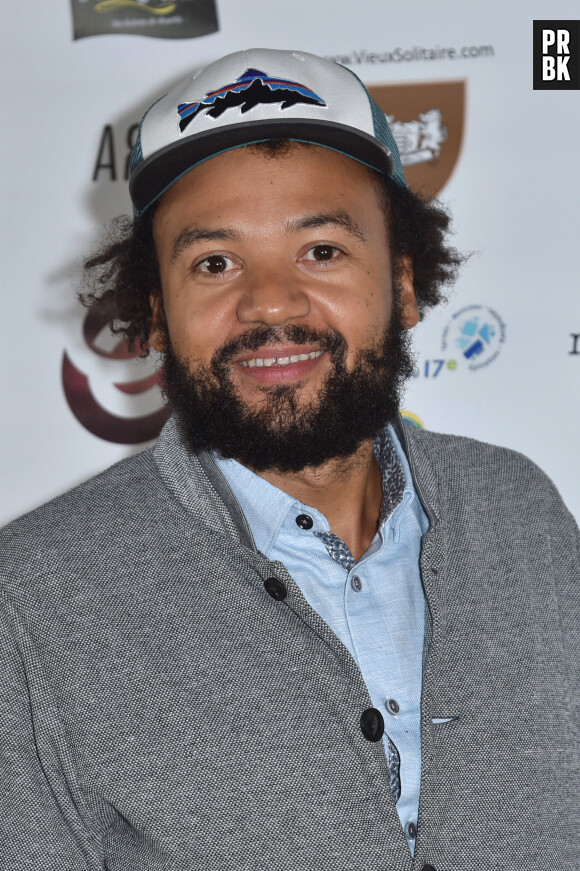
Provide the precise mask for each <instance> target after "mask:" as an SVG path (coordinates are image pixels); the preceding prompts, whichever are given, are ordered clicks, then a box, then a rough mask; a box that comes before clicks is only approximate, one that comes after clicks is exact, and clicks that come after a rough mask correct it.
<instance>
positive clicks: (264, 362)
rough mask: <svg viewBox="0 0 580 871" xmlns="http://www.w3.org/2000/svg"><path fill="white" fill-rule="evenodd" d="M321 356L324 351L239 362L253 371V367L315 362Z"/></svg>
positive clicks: (256, 358)
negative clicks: (304, 361)
mask: <svg viewBox="0 0 580 871" xmlns="http://www.w3.org/2000/svg"><path fill="white" fill-rule="evenodd" d="M322 354H324V351H311V352H310V353H309V354H292V356H291V357H254V359H253V360H240V363H241V364H242V366H245V367H246V368H248V369H253V368H254V366H274V365H277V366H288V364H289V363H300V362H301V361H303V360H315V359H316V358H317V357H320V356H321V355H322Z"/></svg>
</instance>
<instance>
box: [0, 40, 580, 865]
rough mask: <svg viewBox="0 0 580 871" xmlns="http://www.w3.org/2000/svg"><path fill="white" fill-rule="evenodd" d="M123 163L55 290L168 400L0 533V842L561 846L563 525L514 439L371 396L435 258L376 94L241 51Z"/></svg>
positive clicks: (509, 860)
mask: <svg viewBox="0 0 580 871" xmlns="http://www.w3.org/2000/svg"><path fill="white" fill-rule="evenodd" d="M130 185H131V192H132V197H133V202H134V205H135V212H136V217H135V220H134V221H133V222H130V223H129V224H125V225H122V226H120V227H118V228H117V229H118V232H119V233H120V236H118V237H117V238H115V239H114V240H113V241H112V243H111V244H110V245H109V247H108V248H106V249H105V250H104V251H103V252H102V253H101V254H99V255H97V256H96V257H94V258H93V259H92V260H91V261H89V264H88V266H89V269H90V270H92V271H93V272H94V271H95V270H96V273H97V277H96V280H95V282H94V285H93V290H92V292H89V293H88V294H87V295H86V297H85V300H86V302H87V304H90V305H97V306H99V307H102V308H103V309H104V310H106V311H107V312H108V313H109V315H110V318H111V321H112V322H113V321H115V323H116V324H117V328H118V329H122V330H123V331H124V332H125V334H126V335H127V336H128V338H129V339H130V340H131V341H132V342H139V343H141V347H142V348H143V352H144V353H146V352H147V345H146V342H147V341H150V343H151V344H152V345H153V346H154V347H155V348H157V349H158V350H159V351H161V352H162V354H163V355H164V372H165V384H166V391H167V394H168V396H169V398H170V400H171V402H172V403H173V406H174V409H175V415H174V417H173V418H172V419H171V420H170V422H169V424H168V425H167V427H166V428H165V430H164V432H163V433H162V435H161V437H160V440H159V442H158V444H157V445H156V446H155V448H153V450H152V451H147V452H145V453H144V454H142V455H140V456H138V457H134V458H131V459H129V460H126V461H124V462H122V463H120V464H118V465H117V466H115V467H113V468H112V469H110V470H108V471H107V472H105V473H104V474H102V475H101V476H99V477H97V478H96V479H94V480H92V481H89V482H88V483H87V484H85V485H83V486H82V487H80V488H77V489H76V490H74V491H72V492H70V493H68V494H65V495H64V496H63V497H60V498H59V499H58V500H56V501H54V502H52V503H50V504H49V505H47V506H44V507H43V508H41V509H39V510H37V511H35V512H32V514H30V515H28V516H27V517H25V518H22V519H21V520H19V521H17V522H16V523H14V524H12V525H11V526H9V527H8V528H7V529H6V530H5V531H4V532H3V535H2V540H1V543H2V555H3V556H2V569H1V576H2V600H1V601H2V609H3V622H2V633H3V634H2V651H3V652H2V656H3V661H2V669H1V671H0V674H1V675H2V677H1V679H0V680H1V686H2V694H1V702H0V705H1V707H0V722H1V725H2V742H1V753H2V756H3V766H4V768H3V771H5V772H6V779H5V782H4V784H3V789H2V797H1V799H0V833H1V834H2V839H0V844H1V846H0V856H1V859H2V861H1V863H0V864H1V866H2V868H6V869H10V871H12V869H14V871H16V869H18V871H20V869H32V868H34V869H38V868H42V869H44V871H48V869H55V871H56V869H58V871H72V869H81V868H82V869H90V871H97V869H100V871H102V869H108V871H115V869H131V871H132V869H139V871H144V869H204V871H205V869H226V868H235V869H258V868H259V869H263V868H276V869H345V871H346V869H349V871H350V869H357V871H358V869H366V868H369V867H373V868H379V869H385V871H386V869H389V871H403V869H409V871H410V869H423V871H433V869H436V871H475V869H481V868H486V869H492V868H493V869H496V868H497V869H516V868H517V869H525V871H532V869H534V871H536V869H537V868H538V867H541V868H543V869H558V871H566V869H577V868H580V860H579V858H578V857H579V850H578V847H579V832H580V826H579V822H580V820H579V819H578V752H577V750H578V734H577V729H578V719H577V704H578V693H577V691H578V669H577V664H578V643H579V642H578V624H577V616H578V579H579V570H578V533H577V530H576V528H575V525H574V523H573V521H572V519H571V518H570V516H569V514H568V513H567V511H566V509H565V508H564V506H563V505H562V503H561V501H560V499H559V497H558V495H557V493H556V492H555V490H554V487H553V486H552V485H551V483H550V482H549V481H548V480H547V479H546V478H545V476H543V474H542V473H541V472H539V471H538V470H537V469H536V468H535V467H534V466H533V465H532V464H531V463H530V462H529V461H527V460H526V459H524V458H522V457H521V456H519V455H516V454H514V453H513V452H509V451H506V450H503V449H499V448H494V447H491V446H489V445H483V444H479V443H476V442H473V441H471V440H467V439H461V438H457V437H452V436H442V435H436V434H430V433H427V432H421V431H418V430H415V429H413V428H406V427H404V426H403V425H402V424H401V421H400V420H399V419H398V417H397V408H398V404H399V395H400V388H401V386H402V384H403V383H404V381H405V379H406V378H407V377H408V376H409V375H410V373H411V371H412V363H411V359H410V356H409V350H408V341H407V336H408V332H407V331H408V330H409V329H410V328H412V327H413V326H414V325H415V324H416V323H417V321H418V319H419V317H420V314H422V313H423V311H424V310H425V309H426V308H427V307H429V306H431V305H435V304H436V303H437V302H438V301H439V300H440V288H441V286H442V284H444V283H445V282H446V281H448V280H450V279H451V278H452V277H453V275H454V272H455V270H456V268H457V266H458V264H459V260H460V258H459V256H458V255H457V254H456V252H454V251H453V250H452V249H450V248H448V247H447V246H446V245H445V242H444V234H445V231H446V229H447V223H448V221H447V218H446V216H445V215H444V214H443V213H442V212H441V211H440V210H439V209H437V208H435V207H434V206H429V205H426V204H425V203H423V202H422V201H421V200H420V199H419V198H417V197H416V196H415V195H414V194H412V193H411V192H410V191H408V189H407V188H406V185H405V180H404V175H403V172H402V168H401V166H400V161H399V158H398V154H397V150H396V146H395V143H394V141H393V139H392V136H391V134H390V131H389V129H388V127H387V125H386V123H385V119H384V116H383V115H382V114H381V113H380V111H379V110H378V108H377V107H376V106H375V105H374V104H373V103H372V101H371V100H370V98H369V96H368V94H367V93H366V91H365V89H364V87H363V86H362V85H361V83H360V82H359V81H358V79H357V78H356V77H355V76H354V75H353V74H352V73H350V72H349V71H347V70H345V69H343V68H341V67H338V66H335V65H333V64H329V63H327V62H325V61H323V60H321V59H320V58H316V57H313V56H311V55H307V54H298V53H291V52H278V51H266V50H254V51H248V52H238V53H236V54H234V55H231V56H229V57H226V58H223V59H222V60H220V61H218V62H217V63H215V64H212V65H211V66H210V67H208V68H207V69H206V70H204V71H202V72H201V73H200V74H199V75H196V76H192V77H189V78H188V79H187V80H186V81H185V82H184V83H182V84H181V85H180V86H178V87H177V88H176V89H174V90H173V91H171V92H170V93H169V94H167V95H165V96H164V97H162V98H161V99H160V100H159V101H158V102H157V103H155V104H154V105H153V107H152V108H151V109H150V110H149V112H148V113H147V114H146V115H145V117H144V119H143V121H142V124H141V128H140V136H139V142H138V144H137V147H136V149H135V153H134V157H133V165H132V176H131V183H130ZM119 321H121V322H123V323H122V326H121V327H119ZM575 712H576V713H575Z"/></svg>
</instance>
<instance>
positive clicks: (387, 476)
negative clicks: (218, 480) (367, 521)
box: [213, 426, 414, 553]
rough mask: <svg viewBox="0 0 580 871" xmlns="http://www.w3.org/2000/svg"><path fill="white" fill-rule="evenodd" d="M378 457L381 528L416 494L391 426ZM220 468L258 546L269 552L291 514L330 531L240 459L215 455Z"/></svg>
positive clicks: (379, 442)
mask: <svg viewBox="0 0 580 871" xmlns="http://www.w3.org/2000/svg"><path fill="white" fill-rule="evenodd" d="M374 450H375V456H376V457H377V460H378V462H379V465H380V468H381V475H382V487H383V499H382V503H381V511H380V515H379V523H380V525H381V526H382V525H383V524H384V523H385V522H386V521H387V520H388V518H389V517H390V516H391V515H392V514H393V512H394V511H395V509H396V508H397V507H398V505H400V504H401V502H402V501H403V497H404V495H405V493H406V492H409V493H410V494H411V495H413V493H414V489H413V483H412V479H411V472H410V469H409V466H408V463H407V459H406V457H405V454H404V452H403V449H402V447H401V445H400V444H399V441H398V439H397V436H396V435H395V432H394V430H393V428H392V427H391V426H388V427H386V428H385V429H384V430H382V432H381V433H380V434H379V436H378V437H377V438H376V439H375V445H374ZM213 459H214V460H215V462H216V464H217V466H218V468H219V469H220V471H221V472H222V474H223V475H224V477H225V479H226V481H227V482H228V484H229V485H230V488H231V489H232V491H233V493H234V496H235V497H236V499H237V500H238V502H239V504H240V506H241V508H242V511H243V512H244V514H245V516H246V520H247V521H248V524H249V526H250V529H251V530H252V534H253V536H254V539H255V542H256V547H257V548H258V550H260V551H262V553H268V551H269V550H270V548H271V547H272V544H273V543H274V541H275V540H276V538H277V536H278V534H279V532H280V529H281V527H282V525H283V523H284V521H285V520H286V517H287V516H288V513H289V512H292V513H293V514H294V515H298V514H308V515H310V516H311V517H312V519H313V520H314V522H315V528H317V529H318V530H320V531H330V526H329V524H328V521H327V519H326V517H325V516H324V515H323V514H322V513H321V512H320V511H318V510H317V509H316V508H313V507H311V506H309V505H305V504H303V503H301V502H300V501H299V500H298V499H295V498H294V497H293V496H290V495H289V494H288V493H285V492H284V491H283V490H280V489H279V488H278V487H275V486H274V484H270V482H269V481H266V479H265V478H262V477H261V476H260V475H257V474H256V473H255V472H252V471H251V470H250V469H248V468H247V467H246V466H243V465H242V464H241V463H238V462H237V460H225V459H223V458H222V457H220V456H219V455H218V454H213Z"/></svg>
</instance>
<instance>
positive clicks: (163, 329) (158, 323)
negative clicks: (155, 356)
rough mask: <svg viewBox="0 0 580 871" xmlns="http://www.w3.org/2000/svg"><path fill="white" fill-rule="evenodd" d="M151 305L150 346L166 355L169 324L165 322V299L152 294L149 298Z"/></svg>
mask: <svg viewBox="0 0 580 871" xmlns="http://www.w3.org/2000/svg"><path fill="white" fill-rule="evenodd" d="M149 305H150V306H151V332H150V333H149V344H150V345H151V347H152V348H155V350H156V351H159V353H161V354H164V353H165V351H166V348H167V322H166V320H165V310H164V308H163V298H162V297H161V295H159V296H158V295H157V294H153V293H152V294H151V295H150V296H149Z"/></svg>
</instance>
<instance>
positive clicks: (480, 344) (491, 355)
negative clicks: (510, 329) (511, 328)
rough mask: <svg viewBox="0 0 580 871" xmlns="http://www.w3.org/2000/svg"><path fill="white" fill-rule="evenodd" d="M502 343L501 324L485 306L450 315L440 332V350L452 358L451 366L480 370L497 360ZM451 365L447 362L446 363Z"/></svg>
mask: <svg viewBox="0 0 580 871" xmlns="http://www.w3.org/2000/svg"><path fill="white" fill-rule="evenodd" d="M504 341H505V324H504V322H503V321H502V319H501V318H500V316H499V315H498V313H497V312H496V311H495V310H494V309H492V308H489V306H485V305H468V306H465V308H462V309H459V311H457V312H455V314H454V315H452V317H451V320H450V321H449V322H448V324H447V326H446V327H445V329H444V331H443V337H442V339H441V350H442V351H443V352H447V353H449V354H453V358H454V362H455V366H454V367H451V368H457V367H458V366H467V368H468V369H471V370H476V369H482V368H483V367H484V366H489V364H490V363H493V361H494V360H495V359H496V358H497V357H498V356H499V353H500V351H501V348H502V345H503V343H504ZM448 362H451V361H448Z"/></svg>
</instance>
